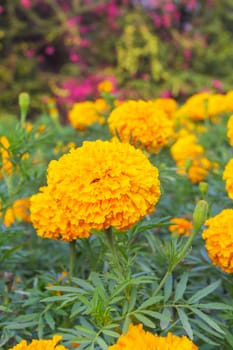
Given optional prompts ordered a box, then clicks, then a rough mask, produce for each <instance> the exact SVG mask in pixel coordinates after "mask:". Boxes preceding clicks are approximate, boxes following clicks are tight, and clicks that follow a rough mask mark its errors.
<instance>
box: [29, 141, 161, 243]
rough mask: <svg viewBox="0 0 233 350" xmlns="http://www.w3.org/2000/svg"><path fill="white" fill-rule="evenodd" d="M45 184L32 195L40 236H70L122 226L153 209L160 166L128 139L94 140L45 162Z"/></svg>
mask: <svg viewBox="0 0 233 350" xmlns="http://www.w3.org/2000/svg"><path fill="white" fill-rule="evenodd" d="M47 183H48V185H47V186H46V187H42V188H41V190H40V193H38V194H35V195H34V196H32V198H31V221H32V223H33V225H34V227H35V228H36V230H37V233H38V235H39V236H41V237H47V238H54V239H62V240H66V241H71V240H74V239H76V238H83V237H88V236H89V234H90V230H91V229H96V230H101V229H107V228H109V227H111V226H112V227H115V228H117V229H119V230H125V229H127V228H129V227H131V226H132V225H133V224H135V223H136V222H137V221H138V220H140V219H141V218H142V217H143V216H145V215H146V214H148V213H150V212H152V211H153V210H154V205H155V204H156V203H157V201H158V199H159V197H160V181H159V178H158V169H157V168H156V167H155V166H153V165H152V164H151V163H150V162H149V160H148V158H147V157H146V156H145V155H144V154H143V152H142V151H141V150H137V149H135V148H134V147H133V146H131V145H130V144H127V143H125V144H124V143H120V142H118V141H117V142H109V141H101V140H97V141H95V142H88V141H86V142H84V143H83V146H82V147H79V148H77V149H71V151H70V153H68V154H65V155H63V156H62V157H61V158H60V159H59V160H58V161H55V160H54V161H51V162H50V164H49V167H48V176H47Z"/></svg>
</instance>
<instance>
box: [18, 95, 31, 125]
mask: <svg viewBox="0 0 233 350" xmlns="http://www.w3.org/2000/svg"><path fill="white" fill-rule="evenodd" d="M29 104H30V96H29V94H28V93H27V92H21V93H20V94H19V107H20V112H21V124H22V125H23V123H24V122H25V118H26V115H27V111H28V107H29Z"/></svg>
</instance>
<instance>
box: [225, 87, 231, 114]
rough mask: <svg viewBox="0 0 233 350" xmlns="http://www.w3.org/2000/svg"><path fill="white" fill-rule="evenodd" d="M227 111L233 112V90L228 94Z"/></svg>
mask: <svg viewBox="0 0 233 350" xmlns="http://www.w3.org/2000/svg"><path fill="white" fill-rule="evenodd" d="M226 109H227V112H233V90H230V91H228V93H227V94H226Z"/></svg>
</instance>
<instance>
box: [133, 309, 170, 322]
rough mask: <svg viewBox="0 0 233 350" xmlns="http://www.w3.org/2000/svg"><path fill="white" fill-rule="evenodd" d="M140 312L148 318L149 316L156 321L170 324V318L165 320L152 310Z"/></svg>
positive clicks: (161, 315)
mask: <svg viewBox="0 0 233 350" xmlns="http://www.w3.org/2000/svg"><path fill="white" fill-rule="evenodd" d="M138 310H139V309H138ZM140 311H141V313H143V314H145V315H148V316H151V317H152V318H156V319H158V320H160V321H164V322H170V317H169V318H167V317H166V316H164V315H163V314H162V313H159V312H157V311H153V310H140Z"/></svg>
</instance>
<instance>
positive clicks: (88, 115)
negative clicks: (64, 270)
mask: <svg viewBox="0 0 233 350" xmlns="http://www.w3.org/2000/svg"><path fill="white" fill-rule="evenodd" d="M108 108H109V107H108V106H107V103H106V102H105V101H104V100H102V99H98V100H96V101H85V102H77V103H75V104H74V105H73V107H72V108H71V110H70V111H69V113H68V119H69V121H70V123H71V125H72V126H73V127H74V128H75V129H77V130H81V131H83V130H85V129H86V128H87V127H88V126H90V125H92V124H94V123H99V124H103V123H104V117H103V114H104V113H105V112H106V111H107V110H108Z"/></svg>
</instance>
